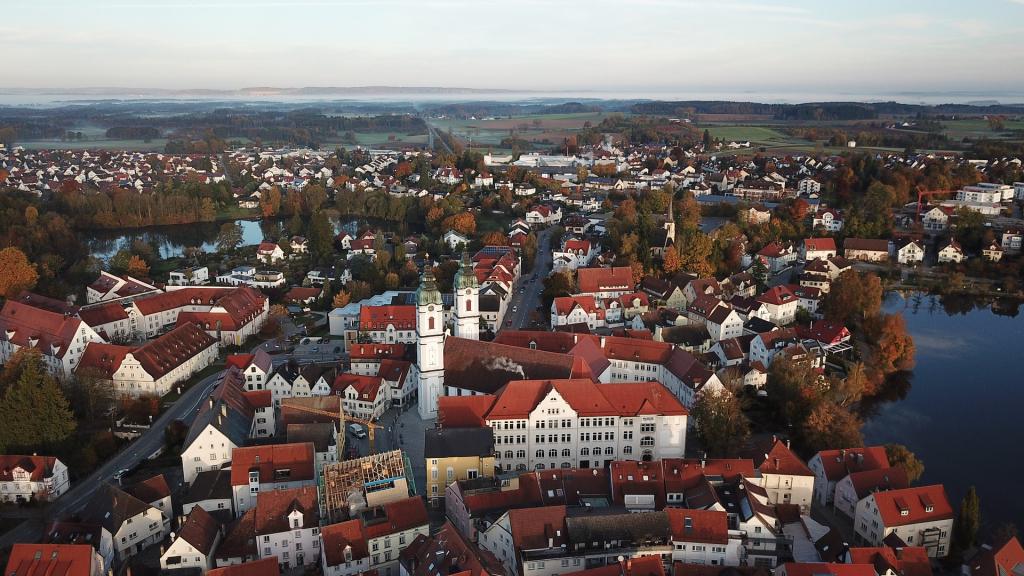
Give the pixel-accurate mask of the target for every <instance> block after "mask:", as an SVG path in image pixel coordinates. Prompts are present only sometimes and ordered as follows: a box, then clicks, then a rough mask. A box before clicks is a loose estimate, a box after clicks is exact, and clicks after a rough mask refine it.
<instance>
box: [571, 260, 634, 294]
mask: <svg viewBox="0 0 1024 576" xmlns="http://www.w3.org/2000/svg"><path fill="white" fill-rule="evenodd" d="M576 275H577V282H576V284H577V286H578V287H579V290H580V292H582V293H597V292H616V291H624V292H630V291H632V290H633V287H634V284H633V270H632V269H631V268H630V267H629V266H618V267H615V268H580V269H579V270H577V271H576Z"/></svg>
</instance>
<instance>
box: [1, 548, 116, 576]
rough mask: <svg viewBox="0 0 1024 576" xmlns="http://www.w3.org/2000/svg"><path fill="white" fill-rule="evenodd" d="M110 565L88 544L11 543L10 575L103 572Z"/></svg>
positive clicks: (83, 575)
mask: <svg viewBox="0 0 1024 576" xmlns="http://www.w3.org/2000/svg"><path fill="white" fill-rule="evenodd" d="M108 569H111V567H110V566H105V565H104V564H103V558H102V557H100V555H99V553H97V552H96V550H95V549H93V547H92V546H90V545H88V544H25V543H17V544H14V546H12V547H11V553H10V556H8V558H7V567H6V568H4V572H3V573H4V574H5V575H9V576H50V575H54V576H57V575H62V576H63V575H66V576H103V575H104V574H106V570H108Z"/></svg>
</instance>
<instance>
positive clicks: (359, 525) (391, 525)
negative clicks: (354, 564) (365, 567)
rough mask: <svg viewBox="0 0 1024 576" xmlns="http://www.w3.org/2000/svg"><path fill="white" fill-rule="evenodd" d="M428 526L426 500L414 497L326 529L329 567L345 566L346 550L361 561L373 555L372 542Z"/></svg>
mask: <svg viewBox="0 0 1024 576" xmlns="http://www.w3.org/2000/svg"><path fill="white" fill-rule="evenodd" d="M427 522H428V521H427V507H426V504H424V501H423V498H421V497H419V496H412V497H410V498H404V499H402V500H398V501H395V502H390V503H388V504H385V505H383V506H380V507H377V508H370V509H368V510H364V511H363V512H362V513H360V515H359V517H358V518H354V519H352V520H348V521H345V522H341V523H339V524H332V525H330V526H325V527H324V528H323V529H322V530H321V537H322V539H323V547H324V555H325V556H326V558H327V565H328V566H338V565H339V564H344V563H345V549H346V547H348V548H349V550H350V553H351V558H352V560H353V561H355V560H360V559H362V558H366V557H367V556H368V555H369V546H368V543H369V541H370V540H372V539H375V538H381V537H383V536H386V535H388V534H397V533H399V532H404V531H406V530H411V529H413V528H417V527H420V526H426V525H427Z"/></svg>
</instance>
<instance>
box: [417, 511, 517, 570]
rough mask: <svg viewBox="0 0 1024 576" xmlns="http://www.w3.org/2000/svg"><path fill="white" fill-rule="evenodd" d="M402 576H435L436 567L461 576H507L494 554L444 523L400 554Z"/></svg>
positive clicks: (418, 537) (420, 537) (448, 523)
mask: <svg viewBox="0 0 1024 576" xmlns="http://www.w3.org/2000/svg"><path fill="white" fill-rule="evenodd" d="M399 563H400V565H401V575H402V576H437V572H436V571H435V570H436V567H437V566H451V567H453V568H457V569H459V570H460V572H459V573H458V574H459V575H460V576H506V575H505V570H504V567H503V566H502V564H501V562H500V561H499V560H498V559H497V558H495V557H494V554H492V553H490V552H488V551H486V550H481V549H480V548H479V547H478V546H476V545H474V544H472V543H470V542H467V540H466V538H465V537H463V535H462V534H460V533H459V531H458V530H457V529H456V528H455V527H454V526H453V525H452V524H451V522H448V521H446V522H445V523H444V525H443V526H441V529H440V530H439V531H437V533H435V534H434V535H432V536H422V535H421V536H417V537H416V538H414V539H413V540H412V542H410V543H409V545H408V546H406V547H405V549H404V550H402V551H401V552H400V554H399Z"/></svg>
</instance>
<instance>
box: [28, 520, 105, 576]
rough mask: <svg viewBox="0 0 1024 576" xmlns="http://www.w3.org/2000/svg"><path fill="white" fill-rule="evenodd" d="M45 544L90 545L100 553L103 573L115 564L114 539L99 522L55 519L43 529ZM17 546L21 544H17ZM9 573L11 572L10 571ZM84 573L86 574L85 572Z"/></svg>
mask: <svg viewBox="0 0 1024 576" xmlns="http://www.w3.org/2000/svg"><path fill="white" fill-rule="evenodd" d="M42 543H43V544H58V545H65V546H66V545H73V546H80V545H84V546H88V547H90V548H92V549H93V550H94V551H95V552H96V553H97V554H99V557H100V561H101V562H102V564H101V567H103V570H102V572H101V574H106V573H107V572H106V570H108V569H109V568H110V567H111V566H113V565H114V539H113V537H112V536H111V535H110V532H107V530H106V529H105V528H103V527H102V526H100V525H99V524H86V523H84V522H72V521H65V520H55V521H54V522H52V523H50V525H49V526H47V527H46V529H45V530H44V531H43V539H42ZM15 546H19V545H18V544H15ZM8 573H9V572H8ZM83 574H86V573H85V572H83Z"/></svg>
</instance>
